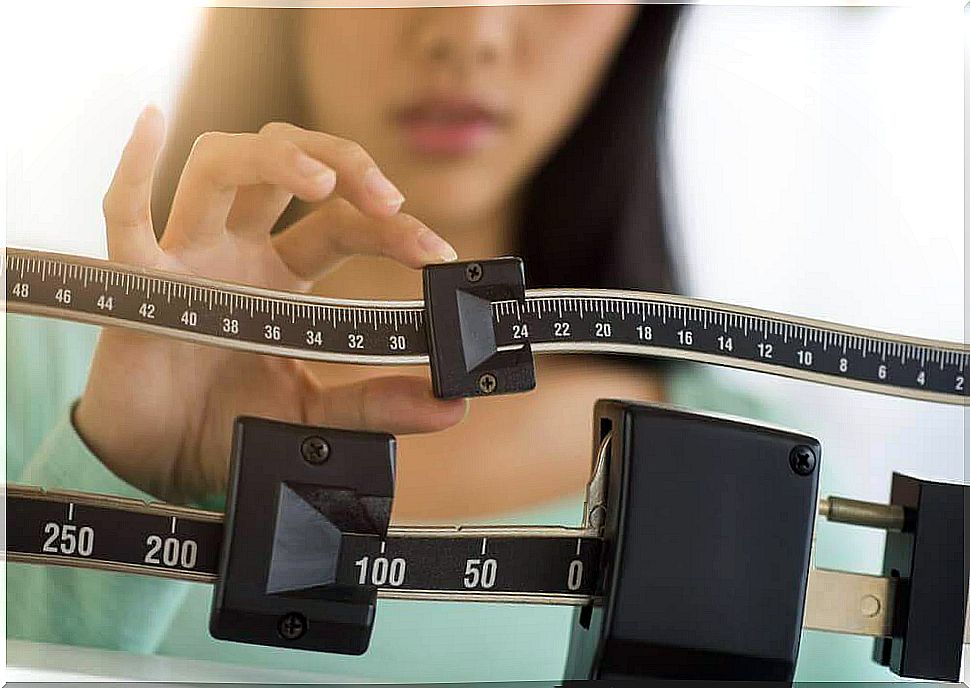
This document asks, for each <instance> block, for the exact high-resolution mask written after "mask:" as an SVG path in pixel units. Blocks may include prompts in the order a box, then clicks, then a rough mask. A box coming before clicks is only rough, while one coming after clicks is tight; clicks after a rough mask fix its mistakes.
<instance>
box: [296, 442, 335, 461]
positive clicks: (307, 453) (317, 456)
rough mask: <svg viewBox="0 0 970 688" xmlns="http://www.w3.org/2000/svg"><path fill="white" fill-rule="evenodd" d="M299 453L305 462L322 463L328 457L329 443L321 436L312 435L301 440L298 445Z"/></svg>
mask: <svg viewBox="0 0 970 688" xmlns="http://www.w3.org/2000/svg"><path fill="white" fill-rule="evenodd" d="M300 454H302V455H303V460H304V461H306V462H307V463H312V464H318V463H323V462H324V461H326V460H327V459H328V458H330V445H329V444H327V441H326V440H325V439H323V438H322V437H318V436H317V435H313V436H311V437H307V438H306V439H305V440H303V444H301V445H300Z"/></svg>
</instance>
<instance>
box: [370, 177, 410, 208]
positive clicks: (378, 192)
mask: <svg viewBox="0 0 970 688" xmlns="http://www.w3.org/2000/svg"><path fill="white" fill-rule="evenodd" d="M364 188H366V189H367V191H368V192H369V193H371V194H373V195H375V196H377V197H378V198H380V199H381V200H382V201H384V203H385V204H387V205H389V206H399V205H401V204H402V203H404V195H403V194H402V193H401V192H400V191H398V189H397V187H396V186H394V185H393V184H391V182H390V181H388V179H387V177H385V176H384V175H383V174H381V171H380V170H379V169H377V168H376V167H372V168H371V169H369V170H367V172H365V173H364Z"/></svg>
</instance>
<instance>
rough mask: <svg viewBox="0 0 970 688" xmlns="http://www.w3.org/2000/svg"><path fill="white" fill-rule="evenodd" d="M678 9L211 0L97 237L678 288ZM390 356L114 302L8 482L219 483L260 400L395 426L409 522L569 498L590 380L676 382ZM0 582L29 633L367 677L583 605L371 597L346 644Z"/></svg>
mask: <svg viewBox="0 0 970 688" xmlns="http://www.w3.org/2000/svg"><path fill="white" fill-rule="evenodd" d="M676 17H677V10H676V9H675V8H672V7H668V6H642V7H639V6H634V5H630V6H622V5H568V6H509V7H467V8H446V9H442V8H419V9H381V10H305V11H294V10H283V11H275V10H274V11H271V10H241V9H233V10H228V9H220V10H211V11H210V12H209V17H208V23H207V26H206V29H205V31H204V32H203V34H202V38H201V41H200V45H199V52H198V57H197V59H196V63H195V65H194V66H193V69H192V71H191V74H190V77H189V80H188V82H187V84H186V87H185V89H184V92H183V94H182V99H181V102H180V105H179V108H178V113H177V116H176V120H175V123H174V126H173V128H172V135H171V137H170V143H169V146H168V150H167V152H166V154H165V156H164V159H163V162H162V165H161V168H160V170H159V171H158V174H157V177H158V178H157V183H156V184H155V187H154V191H155V198H154V213H150V212H149V207H150V205H151V201H152V190H153V186H152V180H153V177H154V176H155V175H156V169H155V168H156V159H157V158H158V156H159V152H160V149H161V146H162V141H163V138H164V132H163V126H164V125H163V122H162V119H161V115H160V114H159V113H158V111H157V110H154V109H151V108H149V109H147V110H146V111H145V112H144V113H143V114H142V116H141V117H140V118H139V120H138V122H137V124H136V125H135V128H134V131H133V133H132V136H131V139H130V141H129V143H128V145H127V147H126V148H125V151H124V153H123V154H122V156H121V160H120V162H119V165H118V168H117V171H116V174H115V177H114V180H113V181H112V184H111V188H110V189H109V191H108V193H107V194H106V196H105V201H104V211H105V219H106V226H107V234H108V248H109V254H110V257H111V258H112V259H114V260H118V261H122V262H127V263H132V264H136V265H145V266H150V267H157V268H162V269H167V270H173V271H176V272H187V273H193V274H199V275H205V276H208V277H214V278H222V279H228V280H234V281H241V282H248V283H252V284H256V285H259V286H264V287H269V288H277V289H288V290H294V291H313V292H316V293H322V294H327V295H332V296H340V297H349V298H381V299H384V298H392V299H401V298H414V297H418V296H419V295H420V287H419V285H420V277H419V271H418V270H417V268H420V267H421V266H422V265H424V264H427V263H431V262H439V261H448V260H454V259H455V258H456V257H457V256H462V257H464V258H471V257H486V256H494V255H503V254H518V255H521V256H523V257H524V258H525V261H526V274H527V282H528V284H529V286H531V287H538V286H570V285H579V286H588V287H624V288H637V289H649V290H667V289H670V288H671V286H672V283H673V273H674V271H673V269H672V267H671V265H670V260H669V252H668V249H667V245H666V240H665V238H664V232H663V225H664V223H663V213H662V208H661V203H660V193H659V173H658V165H657V159H658V155H657V130H658V122H659V113H660V110H661V108H660V104H661V95H662V85H663V77H664V64H665V61H666V55H667V51H668V46H669V44H670V41H671V37H672V35H673V32H674V28H675V24H676ZM227 132H237V133H232V134H230V133H227ZM294 197H295V198H296V199H297V201H296V202H293V203H291V200H292V199H293V198H294ZM166 218H167V221H166ZM163 227H164V231H162V228H163ZM274 228H275V231H274ZM157 234H158V235H160V238H159V239H158V240H156V235H157ZM352 255H353V256H355V257H354V258H353V259H352V260H346V259H347V258H348V257H350V256H352ZM31 327H34V328H36V327H38V326H37V325H36V324H35V323H33V322H31V324H30V325H28V324H26V323H23V322H20V321H19V320H18V321H17V322H16V323H14V324H12V325H11V328H12V329H17V328H23V333H22V335H19V334H17V333H16V332H14V333H13V335H12V336H14V338H15V340H14V341H15V342H16V341H19V342H21V343H22V345H23V346H25V347H28V348H29V351H24V352H23V358H27V357H29V355H31V354H32V355H33V356H37V355H38V354H41V355H43V354H44V353H45V347H47V353H48V356H54V357H55V358H56V357H57V354H56V353H55V352H51V351H49V348H50V347H51V346H54V345H52V344H50V343H49V342H48V340H47V339H45V337H46V335H44V334H37V333H36V332H37V331H36V330H33V334H32V333H31V331H30V328H31ZM49 327H50V328H51V329H50V330H48V334H50V332H51V331H55V332H59V333H61V336H63V332H61V330H63V329H65V328H67V329H70V328H73V327H74V326H68V325H65V324H63V323H57V324H54V325H50V326H49ZM71 331H73V330H71ZM30 337H35V339H34V340H31V339H30ZM18 338H19V339H18ZM37 338H39V339H37ZM27 342H32V343H30V344H26V343H27ZM81 348H83V347H81ZM19 355H20V354H18V351H17V350H16V347H14V348H13V349H12V351H11V357H12V359H13V360H16V359H17V357H18V356H19ZM72 355H74V356H78V354H77V353H74V354H72ZM62 358H63V357H62ZM81 358H83V356H81ZM11 368H12V369H13V370H14V375H15V376H16V375H23V376H25V377H24V379H21V380H17V379H13V380H11V382H10V385H11V386H12V387H14V388H15V389H16V388H20V389H33V388H36V385H38V384H40V383H39V382H38V381H36V380H31V379H30V378H29V377H26V376H29V375H30V374H31V370H33V369H31V368H30V366H29V365H27V364H26V363H24V364H14V365H12V366H11ZM21 370H22V371H24V372H23V373H21V372H20V371H21ZM401 372H402V373H403V374H401V373H397V374H394V375H389V374H388V372H387V371H386V370H372V369H369V368H366V369H365V368H360V369H358V368H354V367H350V366H338V365H330V364H306V363H302V362H297V361H293V360H286V359H274V358H270V357H264V356H256V355H251V354H243V353H237V352H227V351H223V350H217V349H211V348H205V347H199V346H195V345H190V344H186V343H181V342H174V341H169V340H164V339H159V338H153V337H147V336H143V335H137V334H133V333H131V332H128V331H119V330H112V329H106V330H104V331H103V332H102V334H101V337H100V340H99V342H98V344H97V348H96V351H95V354H94V358H93V362H92V363H91V368H90V373H89V375H88V378H87V383H86V386H85V388H84V391H83V394H82V395H81V397H80V400H79V402H78V403H77V405H76V408H75V411H74V414H73V418H72V420H73V424H72V423H71V422H70V421H69V420H68V418H67V414H66V412H65V413H62V414H61V415H60V416H57V413H58V410H57V409H56V408H54V407H53V405H51V407H52V410H51V412H50V414H49V415H50V422H49V424H48V427H46V428H43V431H44V432H45V434H44V437H43V439H41V438H40V437H36V438H35V439H32V437H33V436H29V432H24V433H23V435H24V437H25V438H26V439H21V440H19V441H20V445H19V447H20V451H21V452H22V455H23V458H22V459H21V460H22V461H23V462H24V465H23V467H22V468H18V467H17V466H16V464H15V465H14V466H13V467H12V468H11V470H10V479H11V480H14V481H19V482H30V483H37V484H42V485H46V486H49V487H62V488H71V489H83V490H89V491H95V492H102V493H103V492H112V493H117V494H122V495H126V496H138V497H142V498H146V499H147V498H161V499H165V500H168V501H177V502H187V503H194V504H208V505H213V506H218V505H219V504H220V502H221V495H222V492H223V490H224V488H225V482H226V459H227V456H228V453H229V452H228V441H229V433H230V428H231V420H232V418H233V417H235V416H237V415H243V414H245V415H258V416H265V417H271V418H281V419H286V420H293V421H299V422H306V423H314V424H320V425H331V426H339V427H352V428H359V429H378V430H384V431H390V432H394V433H398V434H402V435H404V436H402V437H401V438H400V444H399V457H400V459H399V464H398V466H399V468H398V486H397V493H396V497H395V503H394V520H395V522H397V523H402V522H423V523H427V522H430V521H444V522H449V523H450V522H466V523H467V522H482V521H484V520H486V519H488V520H491V521H496V520H505V521H508V520H518V521H522V522H531V523H541V522H547V523H549V522H552V523H556V522H565V523H568V522H569V521H575V518H576V514H577V513H578V511H579V508H580V505H581V497H580V494H581V492H582V487H583V485H584V484H585V482H586V480H587V478H588V474H589V468H590V457H589V427H590V421H589V419H590V415H591V412H592V404H593V401H594V400H595V399H597V398H599V397H603V396H614V397H631V398H638V399H644V400H648V399H659V398H661V397H665V396H666V397H669V398H673V399H674V400H684V399H685V394H690V390H691V387H690V385H689V384H680V383H677V382H676V381H675V380H674V379H673V377H672V376H670V375H669V374H667V375H662V371H661V370H660V369H659V368H658V367H655V366H651V365H646V364H644V363H642V362H641V363H637V364H634V363H631V362H629V361H621V360H616V359H605V358H594V357H582V358H580V357H575V358H570V357H561V358H554V357H540V359H539V360H538V361H537V376H538V385H537V389H536V391H535V392H533V393H531V394H528V395H519V396H514V397H504V398H495V399H487V400H484V399H482V400H476V401H475V402H474V403H473V404H471V407H470V408H469V407H468V405H466V403H465V402H463V401H447V402H446V401H441V400H437V399H435V398H433V397H432V396H431V394H430V392H429V384H428V380H427V373H426V371H425V370H423V369H414V370H406V371H401ZM67 386H68V387H70V385H67ZM146 390H150V393H146ZM74 393H76V391H75V392H74ZM716 404H717V402H716V401H715V400H713V399H711V398H705V399H704V404H703V405H705V406H707V407H709V408H710V407H712V406H714V405H716ZM20 406H21V408H22V406H23V405H22V404H21V405H20ZM30 413H31V417H32V418H34V419H35V418H37V417H38V416H40V415H42V414H40V413H39V411H38V408H37V405H36V404H35V405H33V408H31V409H30ZM119 419H120V422H119ZM31 422H36V421H31ZM18 424H19V425H20V426H23V421H19V420H18V419H16V418H14V419H13V420H10V421H8V427H10V428H12V429H13V428H15V427H18ZM407 433H419V434H407ZM82 438H83V439H82ZM535 438H541V440H540V442H538V443H537V442H535ZM33 445H39V446H37V447H36V448H35V447H34V446H33ZM456 447H465V448H469V449H466V450H462V451H460V452H457V451H455V448H456ZM8 586H9V587H8V590H9V591H10V593H11V594H10V595H9V596H8V633H9V634H10V635H12V636H15V637H25V638H33V639H40V640H49V641H55V642H68V643H75V644H89V645H98V646H102V647H112V648H120V649H126V650H134V651H142V652H160V653H170V654H179V655H185V656H193V657H208V658H214V659H218V660H220V661H227V660H237V661H239V662H243V663H250V664H264V665H272V666H283V667H287V668H291V669H292V668H302V669H307V670H313V671H322V672H327V673H333V672H342V673H343V674H344V675H354V676H360V677H367V678H370V679H371V680H377V679H383V680H498V679H528V678H536V679H549V678H556V677H559V676H561V673H562V661H563V657H564V652H565V633H566V628H567V627H568V620H569V618H570V616H571V612H570V610H568V609H557V608H545V609H544V608H538V607H526V608H523V607H515V606H502V605H472V606H468V605H446V604H438V605H430V606H428V605H425V606H423V607H422V608H421V609H420V611H419V610H418V609H416V608H415V607H414V606H413V604H410V603H397V604H387V603H383V602H382V604H381V609H380V613H379V620H378V623H377V625H376V629H375V635H374V639H373V642H372V645H371V649H370V651H369V652H368V654H367V655H365V656H364V657H363V658H346V657H333V656H326V655H313V654H307V653H297V652H284V651H279V650H269V649H267V648H255V647H250V646H241V645H232V644H227V643H220V642H218V641H214V640H212V639H210V638H208V636H207V634H206V631H205V628H206V623H205V616H206V614H207V607H208V602H207V600H208V595H209V589H208V588H207V587H206V586H196V585H189V584H176V583H172V582H165V581H159V580H150V579H140V578H138V577H130V576H120V575H109V574H103V573H98V572H87V571H74V570H57V569H55V568H53V567H47V568H42V567H33V568H30V567H23V566H11V567H10V574H9V576H8ZM43 600H46V601H43ZM118 615H124V616H125V618H126V620H127V621H126V624H125V626H124V627H120V626H119V625H118V624H117V618H118ZM55 620H56V623H55ZM513 629H514V630H513ZM425 648H434V655H430V654H429V653H421V650H423V649H425ZM417 653H421V654H420V656H418V655H417Z"/></svg>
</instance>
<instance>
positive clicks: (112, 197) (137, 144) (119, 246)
mask: <svg viewBox="0 0 970 688" xmlns="http://www.w3.org/2000/svg"><path fill="white" fill-rule="evenodd" d="M164 137H165V121H164V118H163V117H162V113H161V111H159V109H158V108H156V107H154V106H152V105H149V106H148V107H146V108H145V109H144V110H142V113H141V115H139V117H138V120H137V121H136V122H135V126H134V129H133V130H132V132H131V136H130V137H129V139H128V143H127V144H126V145H125V149H124V151H123V152H122V154H121V160H120V161H119V162H118V167H117V168H116V169H115V174H114V177H113V178H112V180H111V185H110V186H109V187H108V191H107V193H106V194H105V196H104V202H103V204H102V208H103V210H104V220H105V227H106V229H107V235H108V236H107V238H108V255H109V256H111V258H112V259H114V260H119V261H122V262H125V263H132V264H138V265H145V264H152V263H154V261H155V259H156V258H157V257H158V253H159V252H158V244H157V242H156V240H155V233H154V230H153V229H152V215H151V200H152V177H153V176H154V173H155V162H156V161H157V160H158V153H159V151H160V150H161V147H162V140H163V139H164Z"/></svg>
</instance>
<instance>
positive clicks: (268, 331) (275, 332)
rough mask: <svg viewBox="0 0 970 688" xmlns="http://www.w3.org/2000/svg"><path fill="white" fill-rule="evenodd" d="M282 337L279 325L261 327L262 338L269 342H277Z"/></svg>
mask: <svg viewBox="0 0 970 688" xmlns="http://www.w3.org/2000/svg"><path fill="white" fill-rule="evenodd" d="M282 335H283V333H282V331H281V330H280V326H279V325H264V326H263V337H265V338H266V339H268V340H270V341H271V342H278V341H279V340H280V337H281V336H282Z"/></svg>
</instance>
